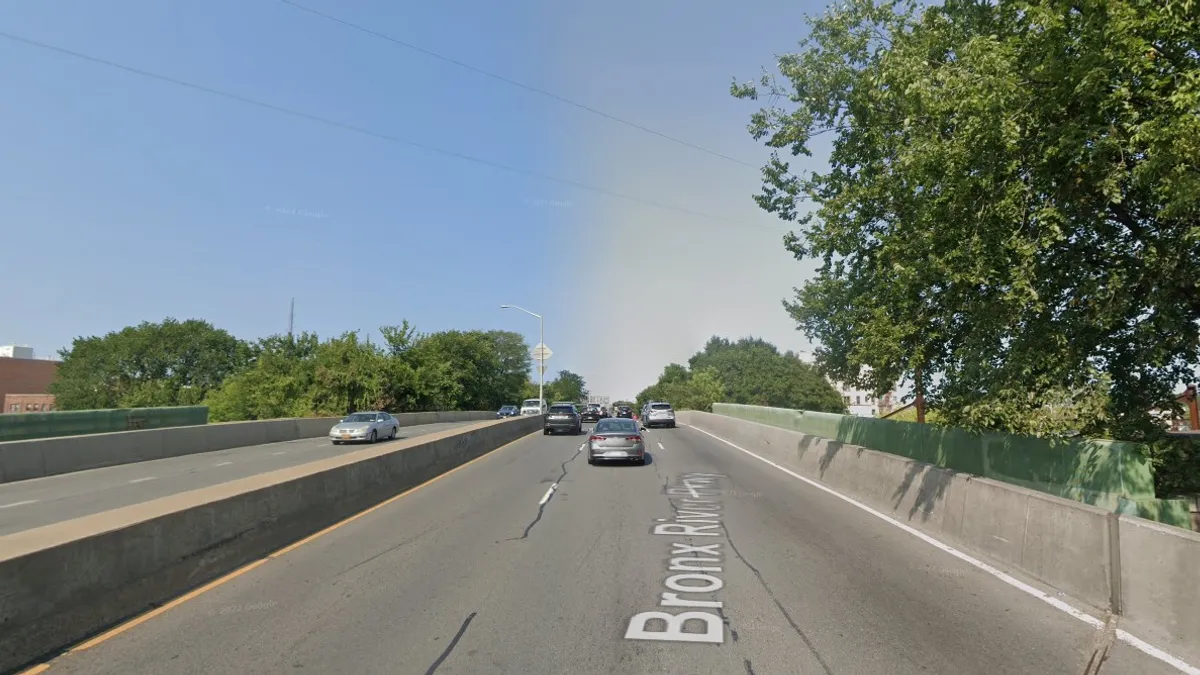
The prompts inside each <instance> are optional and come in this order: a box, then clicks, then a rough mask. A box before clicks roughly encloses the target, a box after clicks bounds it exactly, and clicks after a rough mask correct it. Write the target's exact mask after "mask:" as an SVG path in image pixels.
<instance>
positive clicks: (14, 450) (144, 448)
mask: <svg viewBox="0 0 1200 675" xmlns="http://www.w3.org/2000/svg"><path fill="white" fill-rule="evenodd" d="M494 418H495V413H492V412H487V411H474V410H468V411H460V410H456V411H433V412H418V413H401V414H399V415H396V419H398V420H400V425H401V426H406V427H407V426H416V425H420V424H437V423H442V422H474V421H482V420H489V419H494ZM337 421H338V418H336V417H311V418H298V419H282V420H263V421H256V422H225V423H221V424H204V425H195V426H187V427H169V428H164V429H145V430H141V431H120V432H114V433H107V434H91V435H87V436H62V437H58V438H37V439H30V440H25V441H8V442H3V443H0V483H11V482H13V481H19V480H29V479H31V478H43V477H45V476H54V475H57V474H61V473H71V472H74V471H86V470H88V469H99V468H101V467H106V466H116V465H118V464H131V463H134V462H145V461H148V460H152V459H164V458H167V457H178V456H181V455H190V454H194V453H198V452H214V451H216V450H228V449H230V448H242V447H247V446H251V445H262V444H263V443H279V442H283V441H294V440H300V439H303V438H318V437H320V436H323V435H324V434H326V433H328V432H329V428H330V427H331V426H333V425H334V424H336V423H337Z"/></svg>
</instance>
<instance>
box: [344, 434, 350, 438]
mask: <svg viewBox="0 0 1200 675" xmlns="http://www.w3.org/2000/svg"><path fill="white" fill-rule="evenodd" d="M342 438H350V434H342Z"/></svg>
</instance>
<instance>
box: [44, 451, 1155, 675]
mask: <svg viewBox="0 0 1200 675" xmlns="http://www.w3.org/2000/svg"><path fill="white" fill-rule="evenodd" d="M649 438H650V441H651V442H650V444H649V447H650V448H651V450H652V451H653V452H654V457H653V461H652V463H651V464H650V465H649V466H644V467H638V466H611V467H610V466H589V465H588V464H587V463H586V461H585V459H586V458H585V457H584V456H583V455H582V454H581V453H580V452H579V450H580V443H581V441H582V437H565V436H557V437H556V436H550V437H545V436H542V435H541V434H536V435H533V436H530V437H526V438H524V439H522V440H519V441H517V442H515V443H513V444H510V445H508V446H506V447H504V448H502V449H500V450H497V451H496V452H493V453H491V454H489V455H486V456H484V457H483V458H481V459H479V460H477V461H475V462H473V463H470V464H468V465H466V466H463V467H460V468H459V469H458V470H456V471H454V472H452V473H450V474H448V475H445V476H443V477H440V478H438V479H435V480H434V481H432V482H430V483H428V484H426V485H425V486H423V487H420V488H418V489H416V490H414V491H411V492H409V493H408V494H406V495H403V496H401V497H399V498H397V499H394V500H392V501H390V502H389V503H386V504H384V505H382V506H380V507H378V508H376V509H373V510H371V511H370V512H368V513H366V514H364V515H362V516H361V517H357V518H356V519H354V520H351V521H349V522H347V523H345V524H344V525H342V526H340V527H337V528H335V529H333V530H331V531H329V532H328V533H327V534H324V535H322V536H319V537H317V538H315V539H312V540H310V541H308V542H306V543H304V544H302V545H300V546H297V547H295V548H292V549H291V550H287V551H286V552H284V553H283V554H282V555H278V556H277V557H273V558H269V559H267V560H266V561H265V562H264V563H262V564H261V565H258V566H256V567H253V568H251V569H249V570H248V571H245V572H242V573H235V574H234V575H231V576H230V577H229V578H228V579H227V580H226V581H224V582H223V583H219V584H217V585H215V586H214V587H212V588H211V589H210V590H208V591H206V592H203V593H200V594H197V595H195V596H193V597H191V598H190V599H188V600H187V601H186V602H183V603H181V604H178V605H177V606H174V607H168V608H167V609H165V611H161V612H160V613H158V614H156V615H153V616H150V617H149V618H146V619H144V620H135V621H134V622H131V623H129V624H126V625H124V626H122V627H119V628H117V629H116V630H115V631H114V632H113V633H111V634H109V635H107V636H102V637H101V638H99V639H98V640H97V641H96V643H95V644H92V645H87V647H86V648H85V649H81V650H77V651H75V652H73V653H68V654H66V655H65V656H63V657H61V658H60V659H58V660H57V661H55V662H53V663H52V666H51V668H50V669H49V671H47V672H50V673H61V674H64V675H68V674H80V675H83V674H88V675H90V674H93V673H126V672H128V673H133V672H144V673H155V674H156V675H171V674H176V673H178V674H184V673H189V674H190V673H197V674H199V673H204V674H210V673H211V674H223V673H229V674H231V675H232V674H235V673H236V674H238V675H243V674H256V673H261V674H264V675H266V674H268V673H270V674H273V673H280V672H306V673H379V674H381V675H382V674H387V675H395V674H403V673H433V672H436V673H440V674H449V673H513V674H538V673H547V674H553V675H561V674H563V673H639V674H650V673H672V674H678V673H721V674H726V673H758V674H760V675H767V674H773V673H839V674H841V673H886V674H887V675H900V674H909V673H911V674H916V673H923V674H928V673H945V674H946V675H962V674H963V673H989V674H992V673H1013V674H1015V673H1022V674H1026V673H1037V674H1042V673H1085V672H1086V673H1093V672H1094V671H1093V670H1085V669H1086V667H1087V664H1088V662H1089V659H1093V654H1094V653H1095V652H1096V651H1097V649H1100V650H1101V651H1102V650H1103V647H1104V645H1105V644H1106V641H1105V639H1104V638H1105V634H1104V633H1103V632H1100V631H1096V630H1094V629H1092V628H1090V627H1088V626H1087V625H1085V624H1083V623H1082V622H1080V621H1079V620H1077V619H1075V618H1072V617H1070V616H1068V615H1067V614H1064V613H1062V612H1060V611H1058V610H1056V609H1054V608H1052V607H1050V606H1049V605H1047V604H1046V603H1044V602H1042V601H1040V600H1038V599H1036V598H1033V597H1031V596H1029V595H1028V594H1026V593H1022V592H1020V591H1017V590H1015V589H1013V588H1012V587H1011V586H1009V585H1007V584H1005V583H1003V582H1002V581H1000V580H998V579H996V578H994V577H993V576H991V575H989V574H987V573H984V572H982V571H980V570H978V569H976V568H975V567H972V566H970V565H968V564H966V563H964V562H962V561H960V560H958V559H957V558H954V557H952V556H950V555H948V554H946V553H944V552H942V551H940V550H938V549H936V548H934V547H932V546H929V545H928V544H926V543H924V542H922V541H920V540H918V539H916V538H915V537H912V536H911V535H909V534H906V533H904V532H902V531H901V530H899V529H897V528H895V527H893V526H891V525H889V524H887V523H886V522H884V521H882V520H880V519H878V518H875V517H873V516H871V515H870V514H868V513H865V512H864V511H862V510H860V509H857V508H855V507H854V506H852V505H850V504H847V503H845V502H843V501H841V500H839V499H837V498H836V497H833V496H831V495H828V494H826V493H824V492H821V491H819V490H816V489H814V488H812V487H811V486H807V485H805V484H803V483H801V482H799V481H797V480H795V479H794V478H791V477H789V476H787V475H786V474H784V473H782V472H780V471H778V470H777V469H774V468H772V467H770V466H767V465H765V464H762V463H761V462H758V461H756V460H754V459H753V458H750V457H747V456H746V455H744V454H742V453H740V452H737V451H735V450H732V449H731V448H729V447H727V446H724V445H723V444H721V443H719V442H718V441H715V440H713V439H712V438H710V437H708V436H705V435H704V434H702V433H700V432H698V431H696V430H693V429H688V428H679V429H674V430H661V431H654V432H650V433H649ZM660 444H661V447H660ZM689 587H690V589H689ZM664 598H665V599H666V602H668V603H674V604H676V605H678V606H674V607H665V608H664V607H663V606H662V605H663V604H664ZM664 610H665V611H670V612H671V613H672V614H678V613H680V612H683V611H697V612H707V613H709V615H711V616H713V617H715V618H714V619H713V620H712V622H711V623H709V622H706V621H704V620H697V621H695V622H692V623H691V624H689V627H688V628H687V630H688V631H689V632H688V633H686V634H675V635H674V636H672V639H671V640H669V641H662V640H653V639H630V638H646V637H651V636H652V635H647V634H644V633H643V634H639V633H638V632H637V631H636V630H634V631H630V625H631V619H635V617H638V616H639V615H642V618H645V616H646V615H644V614H643V613H645V612H655V611H664ZM697 616H698V617H700V618H701V619H703V617H704V616H705V615H697ZM639 627H640V628H644V629H646V630H648V631H662V630H663V628H664V626H663V624H662V623H661V622H659V621H654V620H650V621H645V622H643V621H641V620H640V619H639V620H635V621H634V628H639ZM709 629H711V632H709ZM659 635H660V636H661V633H660V634H659ZM1107 644H1108V646H1109V651H1108V653H1107V662H1106V663H1105V664H1104V667H1103V670H1102V672H1103V673H1105V674H1106V675H1107V674H1110V673H1112V674H1122V675H1157V674H1159V673H1173V672H1176V671H1174V670H1171V669H1169V667H1168V666H1166V665H1164V664H1163V663H1161V662H1160V661H1157V660H1155V659H1152V658H1151V657H1149V656H1147V655H1145V654H1143V653H1142V652H1140V651H1137V650H1134V649H1132V648H1130V647H1128V646H1126V645H1124V644H1122V643H1119V642H1118V643H1115V644H1114V643H1111V642H1109V643H1107Z"/></svg>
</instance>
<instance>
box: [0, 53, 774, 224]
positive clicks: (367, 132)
mask: <svg viewBox="0 0 1200 675" xmlns="http://www.w3.org/2000/svg"><path fill="white" fill-rule="evenodd" d="M0 37H2V38H5V39H8V40H12V41H14V42H19V43H22V44H25V45H29V46H31V47H37V48H39V49H45V50H49V51H53V52H58V53H59V54H65V55H67V56H71V57H74V58H77V59H82V60H84V61H91V62H92V63H98V64H100V65H104V66H108V67H110V68H116V69H118V70H123V71H125V72H127V73H133V74H135V75H141V76H142V77H147V78H150V79H154V80H158V81H160V82H167V83H169V84H174V85H176V86H180V87H186V88H188V89H193V90H195V91H202V92H204V93H206V94H211V95H213V96H220V97H222V98H227V99H230V100H233V101H238V102H239V103H245V104H248V105H252V106H257V107H259V108H265V109H267V110H271V111H274V112H277V113H282V114H284V115H290V116H292V117H299V118H301V119H305V120H309V121H311V122H317V123H319V124H326V125H329V126H332V127H337V128H339V129H344V130H346V131H353V132H355V133H358V134H362V135H364V136H370V137H372V138H377V139H380V140H385V141H389V142H392V143H397V144H400V145H407V146H409V147H413V148H418V149H420V150H426V151H428V152H436V153H438V154H441V155H446V156H448V157H453V158H455V159H461V160H464V161H468V162H474V163H476V164H482V165H484V166H489V167H492V168H495V169H500V170H502V171H508V172H510V173H517V174H521V175H525V176H530V177H533V178H538V179H541V180H545V181H549V182H552V183H559V184H562V185H569V186H571V187H574V188H578V189H580V190H586V191H588V192H594V193H597V194H601V195H605V196H607V197H612V198H615V199H622V200H625V201H630V202H635V203H638V204H643V205H646V206H652V207H654V208H658V209H663V210H666V211H676V212H679V213H684V214H687V215H691V216H697V217H700V218H704V219H707V220H713V221H719V222H725V223H731V224H735V225H745V224H746V223H743V222H742V221H738V220H733V219H731V218H724V217H721V216H714V215H712V214H708V213H702V212H700V211H693V210H691V209H688V208H684V207H680V206H672V205H670V204H661V203H659V202H655V201H652V200H649V199H644V198H642V197H637V196H635V195H627V194H624V193H621V192H616V191H615V190H609V189H607V188H602V187H597V186H594V185H588V184H586V183H580V182H578V181H573V180H570V179H567V178H559V177H557V176H551V175H548V174H544V173H541V172H538V171H533V170H530V169H523V168H521V167H516V166H512V165H509V164H503V163H501V162H495V161H492V160H489V159H483V158H481V157H474V156H472V155H467V154H463V153H461V152H456V151H454V150H447V149H445V148H439V147H436V146H433V145H428V144H425V143H419V142H417V141H410V140H408V139H405V138H399V137H397V136H392V135H391V134H386V133H383V132H379V131H373V130H371V129H366V128H364V127H360V126H356V125H353V124H347V123H345V122H338V121H337V120H331V119H329V118H326V117H319V116H317V115H311V114H309V113H306V112H301V111H299V110H293V109H291V108H285V107H283V106H279V105H275V104H274V103H267V102H265V101H259V100H257V99H253V98H249V97H246V96H242V95H240V94H234V93H231V92H227V91H222V90H220V89H214V88H212V87H208V86H205V85H202V84H196V83H194V82H188V81H186V80H181V79H178V78H175V77H171V76H168V75H160V74H158V73H153V72H150V71H148V70H142V69H141V68H135V67H133V66H127V65H124V64H121V63H116V62H115V61H109V60H107V59H102V58H100V57H97V56H90V55H88V54H83V53H80V52H76V51H72V50H70V49H66V48H64V47H58V46H55V45H51V44H47V43H45V42H39V41H37V40H31V39H29V38H24V37H21V36H19V35H12V34H11V33H5V32H0ZM755 224H756V225H759V226H762V227H765V225H762V224H760V223H755ZM768 229H770V228H768ZM772 231H774V232H780V231H779V230H774V229H772Z"/></svg>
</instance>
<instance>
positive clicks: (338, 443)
mask: <svg viewBox="0 0 1200 675" xmlns="http://www.w3.org/2000/svg"><path fill="white" fill-rule="evenodd" d="M333 444H334V445H341V444H342V442H341V441H334V442H333Z"/></svg>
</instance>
